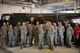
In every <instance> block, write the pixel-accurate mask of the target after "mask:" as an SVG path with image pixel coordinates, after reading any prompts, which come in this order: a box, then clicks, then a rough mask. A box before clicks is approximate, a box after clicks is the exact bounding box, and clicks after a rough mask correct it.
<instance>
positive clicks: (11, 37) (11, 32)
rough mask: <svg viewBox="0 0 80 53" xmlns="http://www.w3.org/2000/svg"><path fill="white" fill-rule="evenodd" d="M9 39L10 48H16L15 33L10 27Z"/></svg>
mask: <svg viewBox="0 0 80 53" xmlns="http://www.w3.org/2000/svg"><path fill="white" fill-rule="evenodd" d="M8 37H9V46H10V47H12V46H14V32H13V28H10V27H9V30H8Z"/></svg>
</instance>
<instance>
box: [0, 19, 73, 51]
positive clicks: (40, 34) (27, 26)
mask: <svg viewBox="0 0 80 53" xmlns="http://www.w3.org/2000/svg"><path fill="white" fill-rule="evenodd" d="M30 21H31V22H29V21H27V22H22V23H21V22H18V24H17V25H16V26H15V27H13V26H12V25H11V24H10V25H9V22H7V23H5V22H4V23H3V26H2V27H1V28H0V48H4V47H6V46H9V47H14V46H20V48H21V49H22V48H24V47H27V46H26V45H29V46H30V47H31V46H32V45H35V46H38V49H42V48H43V46H44V45H47V46H48V47H49V49H51V50H53V49H54V46H57V45H58V44H59V45H60V46H64V32H65V28H64V26H63V25H62V23H61V22H58V26H57V25H56V23H55V22H53V23H52V22H50V21H47V22H45V23H43V24H40V22H38V21H36V25H34V24H33V21H34V18H31V19H30ZM73 34H74V30H73V28H72V27H71V25H70V23H68V24H67V29H66V43H67V46H68V47H72V42H71V39H72V35H73Z"/></svg>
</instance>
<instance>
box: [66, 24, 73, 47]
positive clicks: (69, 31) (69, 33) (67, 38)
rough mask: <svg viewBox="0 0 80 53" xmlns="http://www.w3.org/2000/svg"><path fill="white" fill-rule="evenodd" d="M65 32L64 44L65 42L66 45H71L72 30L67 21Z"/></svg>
mask: <svg viewBox="0 0 80 53" xmlns="http://www.w3.org/2000/svg"><path fill="white" fill-rule="evenodd" d="M66 32H67V36H66V40H67V41H66V44H67V46H68V47H71V46H72V43H71V39H72V35H73V32H74V30H73V28H72V27H71V25H70V24H69V23H68V27H67V31H66Z"/></svg>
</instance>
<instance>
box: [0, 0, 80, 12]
mask: <svg viewBox="0 0 80 53" xmlns="http://www.w3.org/2000/svg"><path fill="white" fill-rule="evenodd" d="M0 3H1V4H9V5H21V6H32V5H33V4H34V5H35V7H42V8H43V9H47V10H54V11H56V10H57V11H58V10H60V11H61V10H62V11H64V10H75V8H76V7H77V8H76V9H80V0H0Z"/></svg>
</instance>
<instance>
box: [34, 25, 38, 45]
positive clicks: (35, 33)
mask: <svg viewBox="0 0 80 53" xmlns="http://www.w3.org/2000/svg"><path fill="white" fill-rule="evenodd" d="M38 36H39V25H36V26H34V44H35V46H37V45H38V40H39V37H38Z"/></svg>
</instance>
